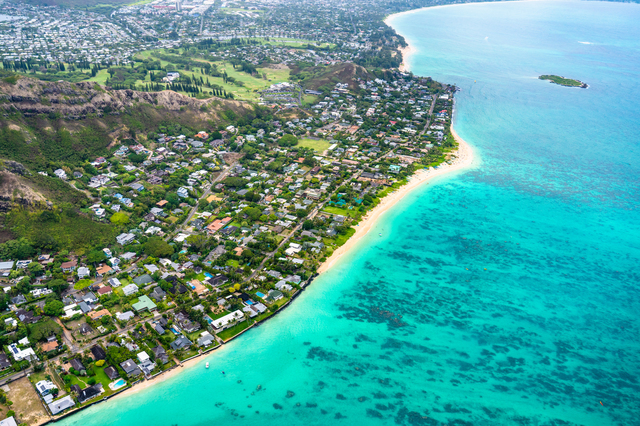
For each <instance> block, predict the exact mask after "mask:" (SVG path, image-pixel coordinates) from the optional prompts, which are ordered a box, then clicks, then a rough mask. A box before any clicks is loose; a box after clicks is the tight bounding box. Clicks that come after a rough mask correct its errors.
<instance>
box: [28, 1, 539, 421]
mask: <svg viewBox="0 0 640 426" xmlns="http://www.w3.org/2000/svg"><path fill="white" fill-rule="evenodd" d="M516 1H542V0H516ZM483 3H484V2H483ZM487 3H493V2H487ZM466 4H468V3H466ZM481 4H482V3H481ZM460 5H465V4H460ZM446 6H458V4H454V5H442V6H429V7H424V8H420V9H414V10H408V11H405V12H400V13H397V14H394V15H390V16H388V17H387V18H385V19H384V21H383V22H384V23H385V24H387V25H388V26H389V27H392V26H391V25H390V23H389V22H390V21H391V20H392V19H393V18H395V17H397V16H399V15H402V14H407V13H414V12H417V11H420V10H422V9H429V8H433V7H446ZM392 28H393V27H392ZM394 29H395V28H394ZM400 52H401V54H402V63H401V64H400V66H399V67H398V70H399V71H400V72H410V70H409V64H408V58H409V57H410V56H411V55H413V54H415V53H417V52H418V49H416V48H415V47H414V46H413V45H412V44H411V43H409V42H408V41H407V46H406V47H404V48H401V49H400ZM453 116H455V101H454V107H453V113H452V119H453ZM450 131H451V135H452V136H453V138H454V139H455V141H456V142H457V143H458V149H457V150H455V151H452V152H451V153H450V159H451V164H447V163H442V164H440V165H439V166H438V169H434V168H429V169H420V170H418V171H416V172H415V173H414V174H413V175H411V176H410V177H409V178H408V179H409V180H408V182H407V183H406V184H405V185H403V186H401V187H400V188H398V189H396V190H395V191H393V192H391V193H389V194H388V195H387V196H385V197H384V198H383V199H381V200H380V202H379V203H378V205H376V206H375V207H374V208H373V209H371V210H370V211H369V212H368V213H367V214H366V215H365V216H364V217H363V218H362V220H361V221H360V222H359V223H358V224H357V226H355V230H356V232H355V233H354V234H353V235H352V236H351V238H349V239H348V240H347V241H346V242H345V243H344V244H343V245H342V246H340V247H338V249H336V250H335V251H334V252H333V254H332V255H331V256H330V257H329V258H328V259H327V260H326V261H325V262H323V263H322V265H320V267H319V268H318V270H317V271H316V274H317V276H319V275H321V274H323V273H324V272H327V271H328V270H329V269H331V267H332V266H333V265H334V264H335V263H336V262H337V261H338V260H339V259H340V258H341V257H342V256H343V255H345V254H347V253H349V251H350V250H351V249H353V248H355V247H356V246H357V244H358V243H359V242H360V241H361V240H362V239H363V237H365V236H366V235H367V234H368V233H369V231H370V230H371V229H372V228H373V227H374V226H375V225H376V224H377V223H378V220H379V219H380V218H381V217H382V216H383V215H384V214H385V213H386V212H387V211H388V210H390V209H391V208H393V207H394V206H395V205H396V204H397V203H398V202H399V201H401V200H402V199H404V198H405V197H406V196H407V195H408V194H409V193H411V192H412V191H413V190H415V189H417V188H419V187H421V186H422V185H423V184H425V183H426V184H428V183H429V181H430V180H431V179H433V178H435V177H438V176H442V175H445V174H447V173H452V172H456V171H461V170H464V169H467V168H469V167H471V165H472V164H473V163H474V160H476V159H477V158H476V157H474V152H473V149H472V148H471V146H470V145H469V144H468V143H467V142H466V141H465V140H464V139H462V138H461V137H460V136H459V135H458V133H457V132H456V131H455V130H454V128H453V122H452V123H451V126H450ZM303 290H304V288H303ZM299 294H300V291H299V292H297V293H296V296H297V295H299ZM294 300H295V297H294V298H292V299H291V301H290V302H289V303H287V304H285V305H284V306H283V307H282V308H281V309H280V310H278V312H280V311H281V310H284V309H285V308H287V307H289V306H290V304H291V302H293V301H294ZM278 312H276V313H278ZM251 328H253V327H249V328H247V329H246V330H245V331H248V330H250V329H251ZM242 334H244V332H241V333H239V334H237V335H236V336H233V337H232V338H231V339H229V340H228V341H226V342H225V343H221V344H219V345H218V346H217V347H215V348H212V349H211V350H209V351H207V352H205V353H201V354H198V355H195V356H194V357H192V358H191V359H188V360H187V361H185V362H182V363H181V364H180V365H176V366H175V367H173V368H171V369H170V370H167V371H165V372H162V373H160V374H158V375H157V376H155V377H153V378H151V379H144V380H143V381H141V382H139V383H137V384H135V385H133V386H131V387H128V388H125V389H123V390H122V391H121V392H118V393H116V394H114V395H113V396H111V397H110V398H109V399H110V400H112V399H113V400H115V399H118V398H123V397H125V396H126V397H128V396H131V395H133V394H137V393H138V392H141V391H145V390H148V389H150V388H151V387H153V386H154V385H157V384H159V383H162V382H165V381H167V380H170V379H172V378H174V377H175V376H177V375H178V374H180V373H182V372H184V371H185V370H186V369H192V368H194V367H195V366H196V365H198V364H203V363H202V361H203V360H204V359H205V358H206V357H207V356H209V355H211V354H213V353H214V352H217V351H219V350H221V349H223V348H224V346H225V344H226V343H229V342H231V341H232V340H234V339H236V338H238V337H240V336H241V335H242ZM103 401H104V400H99V401H96V403H94V404H90V405H87V406H85V407H81V408H79V409H77V410H74V411H71V412H69V413H67V414H65V415H63V416H61V417H58V418H55V417H54V418H51V419H48V420H46V421H44V422H43V423H40V424H49V423H55V422H57V421H59V420H61V419H62V418H64V417H68V416H73V415H75V414H78V413H79V412H81V411H83V410H84V409H86V408H89V407H91V406H93V405H95V404H99V403H101V402H103Z"/></svg>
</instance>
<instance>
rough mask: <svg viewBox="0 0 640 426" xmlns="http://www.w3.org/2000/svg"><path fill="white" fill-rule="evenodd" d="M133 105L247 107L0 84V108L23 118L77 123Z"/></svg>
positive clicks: (86, 85)
mask: <svg viewBox="0 0 640 426" xmlns="http://www.w3.org/2000/svg"><path fill="white" fill-rule="evenodd" d="M137 103H146V104H150V105H157V106H161V107H164V108H166V109H168V110H170V111H178V110H180V109H181V108H183V107H188V108H193V109H196V108H200V107H202V106H203V105H209V104H212V103H222V104H224V106H225V107H229V108H231V109H234V110H235V109H243V108H246V107H247V106H246V104H243V103H242V102H237V101H230V100H223V99H217V98H214V99H207V100H198V99H195V98H190V97H188V96H184V95H181V94H179V93H176V92H173V91H169V90H165V91H162V92H137V91H135V90H109V89H107V88H103V87H101V86H100V85H98V84H97V83H90V82H81V83H68V82H64V81H60V82H45V81H40V80H36V79H33V78H30V77H21V78H19V79H18V81H17V82H16V83H15V84H10V83H7V82H4V81H0V108H3V109H5V110H11V109H17V110H19V111H20V112H22V113H23V114H24V115H25V116H26V117H29V116H35V115H39V114H51V113H53V114H59V115H60V117H61V118H66V119H74V120H79V119H82V118H86V117H87V116H88V115H95V116H98V117H101V116H103V115H105V114H111V115H119V114H121V113H126V111H127V109H128V108H131V107H133V106H135V105H136V104H137Z"/></svg>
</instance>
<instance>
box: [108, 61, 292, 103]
mask: <svg viewBox="0 0 640 426" xmlns="http://www.w3.org/2000/svg"><path fill="white" fill-rule="evenodd" d="M154 52H158V53H161V54H164V53H168V52H166V51H164V50H162V49H161V50H157V51H154V50H147V51H144V52H140V53H138V54H137V55H136V58H137V59H139V60H141V59H155V60H158V59H159V58H156V57H154V55H153V54H154ZM194 59H195V60H197V61H199V62H202V63H203V64H205V63H209V64H211V65H215V66H216V68H217V69H218V70H219V71H220V72H221V73H222V72H226V73H227V75H228V76H229V77H233V78H234V79H235V80H236V81H239V82H241V85H238V84H234V83H225V82H224V80H223V79H222V77H212V76H207V75H205V74H202V73H201V69H199V68H196V69H192V70H189V71H186V70H183V69H179V67H177V66H176V69H178V72H179V73H180V75H185V76H189V77H194V76H196V77H198V78H199V77H203V78H204V79H205V80H206V79H207V78H208V79H209V82H210V83H211V84H215V85H218V86H220V87H222V88H223V89H224V90H225V91H226V92H227V93H233V95H234V96H235V98H236V99H238V100H247V101H257V100H258V98H259V94H258V93H257V92H258V91H259V90H263V89H266V88H267V87H269V86H270V85H272V84H275V83H281V82H284V81H288V80H289V73H290V70H289V69H288V68H286V69H274V68H258V69H257V71H258V73H259V76H258V75H249V74H247V73H245V72H241V71H238V70H236V69H235V68H233V65H231V64H230V63H226V62H211V61H205V60H204V59H200V58H194ZM160 62H161V64H162V66H163V67H166V66H167V65H169V64H171V63H170V62H167V61H164V60H160ZM172 65H174V66H175V65H176V64H172ZM96 77H97V76H96ZM149 82H150V81H149V76H147V78H146V79H145V81H144V82H143V81H140V82H139V83H138V84H145V83H149ZM200 88H201V89H202V90H204V91H208V90H210V89H208V88H207V87H200Z"/></svg>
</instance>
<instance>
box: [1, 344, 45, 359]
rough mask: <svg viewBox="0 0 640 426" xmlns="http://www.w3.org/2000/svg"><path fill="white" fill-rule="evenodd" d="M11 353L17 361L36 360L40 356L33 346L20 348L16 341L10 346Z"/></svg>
mask: <svg viewBox="0 0 640 426" xmlns="http://www.w3.org/2000/svg"><path fill="white" fill-rule="evenodd" d="M8 348H9V353H11V355H12V356H13V359H15V360H16V361H22V360H23V359H29V360H32V361H33V360H36V359H38V357H37V356H36V353H35V352H34V351H33V349H31V348H25V349H20V348H18V345H17V344H16V343H12V344H10V345H9V346H8Z"/></svg>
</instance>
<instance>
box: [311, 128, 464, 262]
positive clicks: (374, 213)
mask: <svg viewBox="0 0 640 426" xmlns="http://www.w3.org/2000/svg"><path fill="white" fill-rule="evenodd" d="M451 134H452V135H453V137H454V138H455V140H456V141H457V142H458V150H457V151H455V152H454V153H453V155H452V157H451V158H452V161H451V164H447V163H443V164H441V165H440V167H439V168H438V169H433V168H432V169H429V170H426V169H422V170H419V171H417V172H416V173H415V174H414V175H413V176H412V177H411V180H410V181H409V183H407V184H406V185H404V186H402V187H401V188H399V189H397V190H396V191H394V192H392V193H391V194H389V195H387V196H386V197H384V198H383V199H382V200H381V201H380V204H378V205H377V206H376V207H375V208H374V209H373V210H371V211H370V212H368V213H367V214H366V215H365V216H364V218H363V219H362V221H361V222H360V223H359V224H358V226H357V227H356V228H355V229H356V233H355V234H354V235H353V236H352V237H351V238H349V240H348V241H347V242H346V243H344V245H342V246H340V247H339V248H338V249H337V250H336V251H334V252H333V254H332V255H331V257H330V258H329V259H327V261H326V262H324V263H323V264H322V265H321V266H320V268H318V273H323V272H325V271H327V270H329V269H330V268H331V266H333V264H334V263H335V262H336V261H337V260H338V259H339V258H340V257H342V255H344V254H345V253H347V252H348V251H349V250H351V249H352V248H353V247H354V246H355V245H356V244H357V243H358V241H360V240H361V239H362V237H364V236H365V235H367V233H368V232H369V231H370V230H371V228H372V227H373V226H374V225H375V223H376V222H377V221H378V219H379V218H380V217H381V216H382V215H383V214H384V213H385V212H386V211H387V210H389V209H390V208H391V207H393V206H394V205H395V204H396V203H397V202H398V201H400V200H401V199H402V198H403V197H404V196H405V195H407V194H408V193H409V192H411V191H413V190H414V189H416V188H418V187H419V186H421V185H423V184H424V183H425V182H427V181H429V180H430V179H432V178H434V177H436V176H440V175H443V174H445V173H450V172H453V171H456V170H461V169H465V168H467V167H469V166H470V165H471V163H472V162H473V150H472V149H471V147H470V146H469V144H468V143H466V142H465V141H464V140H463V139H462V138H461V137H460V136H458V134H457V133H456V132H455V130H453V127H452V128H451Z"/></svg>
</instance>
